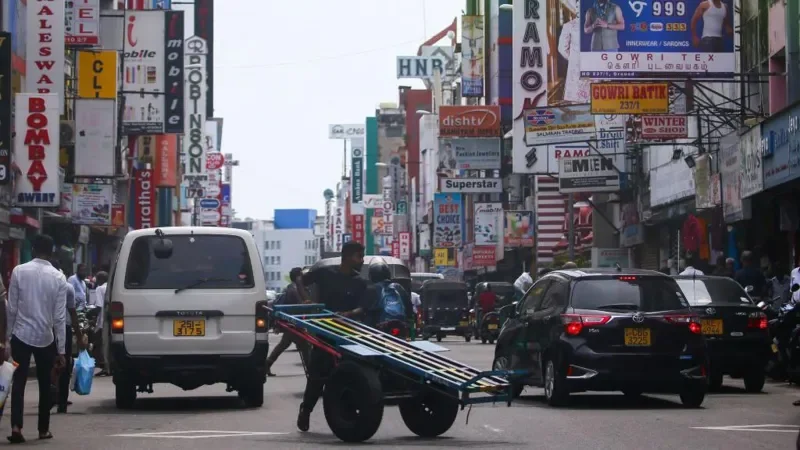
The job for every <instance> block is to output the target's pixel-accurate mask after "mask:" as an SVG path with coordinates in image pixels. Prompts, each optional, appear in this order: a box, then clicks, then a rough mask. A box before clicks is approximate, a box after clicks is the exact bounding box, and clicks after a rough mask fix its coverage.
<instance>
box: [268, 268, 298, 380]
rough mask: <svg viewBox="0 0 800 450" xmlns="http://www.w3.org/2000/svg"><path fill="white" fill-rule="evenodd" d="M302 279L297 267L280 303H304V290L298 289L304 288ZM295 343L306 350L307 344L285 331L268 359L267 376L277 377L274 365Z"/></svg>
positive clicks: (290, 273)
mask: <svg viewBox="0 0 800 450" xmlns="http://www.w3.org/2000/svg"><path fill="white" fill-rule="evenodd" d="M302 278H303V269H301V268H300V267H295V268H294V269H292V270H291V271H290V272H289V279H290V280H291V283H289V286H287V287H286V292H285V293H284V294H283V295H284V297H283V301H282V302H281V303H280V304H281V305H299V304H301V303H303V297H302V296H301V294H300V291H299V289H302V288H298V286H302ZM293 342H294V343H295V345H296V346H297V350H298V351H303V350H304V347H305V346H304V344H305V342H303V341H300V340H299V339H297V338H295V336H294V335H293V334H292V333H289V332H286V331H284V332H283V336H281V340H280V342H278V345H276V346H275V348H274V349H272V353H270V354H269V357H268V358H267V376H270V377H274V376H275V374H274V373H272V365H273V364H275V361H277V360H278V357H280V356H281V354H282V353H283V352H285V351H286V349H287V348H289V346H290V345H292V343H293Z"/></svg>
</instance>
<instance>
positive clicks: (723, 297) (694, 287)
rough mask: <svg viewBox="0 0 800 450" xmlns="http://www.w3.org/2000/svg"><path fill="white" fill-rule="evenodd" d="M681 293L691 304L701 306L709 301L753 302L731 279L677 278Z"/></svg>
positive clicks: (741, 303)
mask: <svg viewBox="0 0 800 450" xmlns="http://www.w3.org/2000/svg"><path fill="white" fill-rule="evenodd" d="M677 281H678V286H680V287H681V290H682V291H683V295H685V296H686V298H687V300H689V304H690V305H692V306H703V305H708V304H709V303H712V302H713V303H730V304H737V305H752V304H753V302H752V301H751V300H750V297H748V295H747V293H745V292H744V289H742V287H741V286H739V284H738V283H737V282H735V281H733V280H731V279H727V278H719V279H700V280H690V279H679V280H677Z"/></svg>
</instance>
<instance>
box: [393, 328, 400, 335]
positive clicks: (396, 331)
mask: <svg viewBox="0 0 800 450" xmlns="http://www.w3.org/2000/svg"><path fill="white" fill-rule="evenodd" d="M392 336H400V328H392Z"/></svg>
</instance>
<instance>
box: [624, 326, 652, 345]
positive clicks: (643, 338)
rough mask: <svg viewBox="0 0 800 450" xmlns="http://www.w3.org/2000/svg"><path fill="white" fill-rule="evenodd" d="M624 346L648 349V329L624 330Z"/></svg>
mask: <svg viewBox="0 0 800 450" xmlns="http://www.w3.org/2000/svg"><path fill="white" fill-rule="evenodd" d="M625 345H626V346H628V347H650V328H625Z"/></svg>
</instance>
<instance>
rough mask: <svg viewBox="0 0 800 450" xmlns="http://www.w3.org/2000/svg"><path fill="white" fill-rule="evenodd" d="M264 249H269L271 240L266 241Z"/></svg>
mask: <svg viewBox="0 0 800 450" xmlns="http://www.w3.org/2000/svg"><path fill="white" fill-rule="evenodd" d="M264 250H269V241H264Z"/></svg>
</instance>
